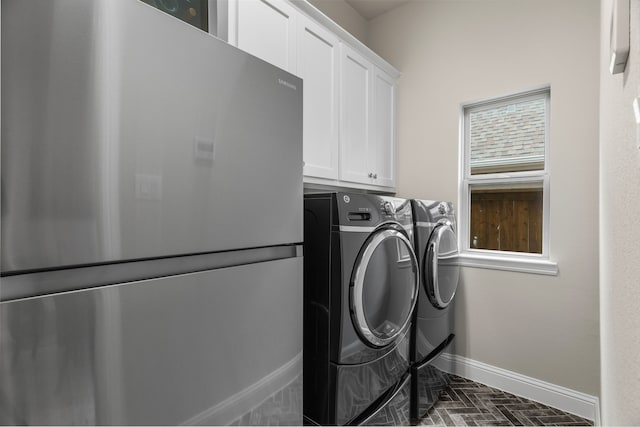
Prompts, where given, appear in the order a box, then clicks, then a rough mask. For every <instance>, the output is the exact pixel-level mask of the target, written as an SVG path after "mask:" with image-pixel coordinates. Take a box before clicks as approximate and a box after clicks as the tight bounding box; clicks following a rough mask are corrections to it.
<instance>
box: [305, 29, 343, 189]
mask: <svg viewBox="0 0 640 427" xmlns="http://www.w3.org/2000/svg"><path fill="white" fill-rule="evenodd" d="M298 18H299V25H298V29H299V30H298V34H297V37H298V51H297V57H298V72H297V74H298V76H299V77H301V78H302V79H303V80H304V84H303V87H304V100H303V102H304V112H303V114H304V138H303V140H304V150H303V158H304V164H305V166H304V175H305V176H312V177H317V178H328V179H338V156H339V153H338V121H339V113H338V105H339V104H338V97H339V92H338V89H339V87H338V77H339V71H338V62H339V40H338V38H337V37H336V36H334V35H333V34H332V33H330V32H329V31H327V30H325V29H324V28H322V27H321V26H319V25H318V24H316V23H315V22H313V21H311V20H310V19H308V18H306V17H304V16H299V17H298Z"/></svg>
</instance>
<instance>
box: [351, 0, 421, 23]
mask: <svg viewBox="0 0 640 427" xmlns="http://www.w3.org/2000/svg"><path fill="white" fill-rule="evenodd" d="M345 1H346V2H347V3H348V4H349V5H350V6H351V7H353V8H354V9H355V10H356V12H358V13H359V14H360V15H362V17H363V18H364V19H366V20H367V21H368V20H371V19H373V18H375V17H377V16H380V15H382V14H383V13H386V12H389V11H390V10H391V9H395V8H396V7H398V6H401V5H403V4H405V3H408V2H409V0H345Z"/></svg>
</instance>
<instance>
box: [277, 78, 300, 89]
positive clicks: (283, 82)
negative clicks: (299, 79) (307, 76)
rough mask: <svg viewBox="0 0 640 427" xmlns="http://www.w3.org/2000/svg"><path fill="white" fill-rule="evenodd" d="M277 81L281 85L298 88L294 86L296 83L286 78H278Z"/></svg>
mask: <svg viewBox="0 0 640 427" xmlns="http://www.w3.org/2000/svg"><path fill="white" fill-rule="evenodd" d="M278 83H279V84H281V85H282V86H286V87H288V88H289V89H293V90H297V89H298V88H297V87H296V85H294V84H293V83H289V82H288V81H286V80H282V79H278Z"/></svg>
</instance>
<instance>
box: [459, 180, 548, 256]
mask: <svg viewBox="0 0 640 427" xmlns="http://www.w3.org/2000/svg"><path fill="white" fill-rule="evenodd" d="M469 240H470V241H469V248H471V249H490V250H496V251H510V252H528V253H537V254H541V253H542V183H539V184H538V183H533V184H532V183H527V184H526V185H511V186H502V187H495V186H494V187H493V188H491V187H486V186H471V221H470V228H469Z"/></svg>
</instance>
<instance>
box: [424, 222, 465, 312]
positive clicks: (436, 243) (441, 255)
mask: <svg viewBox="0 0 640 427" xmlns="http://www.w3.org/2000/svg"><path fill="white" fill-rule="evenodd" d="M457 256H458V242H457V239H456V234H455V232H454V231H453V227H452V225H451V224H450V223H441V224H439V225H437V226H436V228H435V229H434V230H433V233H432V234H431V238H430V239H429V243H428V245H427V251H426V253H425V262H424V263H423V265H424V271H423V272H422V273H423V274H424V277H425V285H426V291H427V295H429V299H430V300H431V304H433V305H434V306H435V307H437V308H445V307H447V306H448V305H449V304H450V303H451V301H453V297H454V296H455V294H456V289H458V278H459V276H460V267H459V266H458V264H457Z"/></svg>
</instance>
